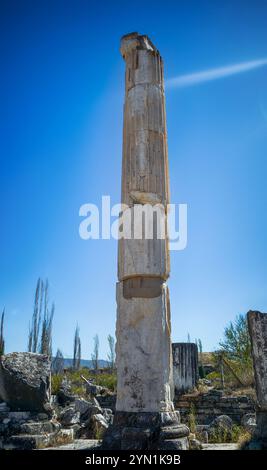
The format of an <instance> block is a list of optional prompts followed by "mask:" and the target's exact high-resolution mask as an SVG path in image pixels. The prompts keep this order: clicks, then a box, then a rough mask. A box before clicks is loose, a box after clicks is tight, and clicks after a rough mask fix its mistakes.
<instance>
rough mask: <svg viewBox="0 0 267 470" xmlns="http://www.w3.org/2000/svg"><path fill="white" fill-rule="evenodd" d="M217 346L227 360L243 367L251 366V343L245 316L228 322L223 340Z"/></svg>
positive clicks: (238, 316) (239, 316)
mask: <svg viewBox="0 0 267 470" xmlns="http://www.w3.org/2000/svg"><path fill="white" fill-rule="evenodd" d="M219 344H220V347H221V349H222V350H223V351H224V352H225V353H226V355H227V357H228V358H229V359H231V360H234V361H237V362H239V363H240V364H243V365H246V364H249V365H250V364H251V342H250V336H249V331H248V323H247V317H246V315H242V314H240V315H237V317H236V318H235V321H234V322H230V324H229V325H228V326H227V327H226V328H225V330H224V339H223V341H221V342H220V343H219Z"/></svg>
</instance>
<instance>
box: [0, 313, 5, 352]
mask: <svg viewBox="0 0 267 470" xmlns="http://www.w3.org/2000/svg"><path fill="white" fill-rule="evenodd" d="M4 319H5V309H4V310H3V312H2V315H1V323H0V356H2V354H5V340H4Z"/></svg>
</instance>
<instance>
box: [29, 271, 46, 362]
mask: <svg viewBox="0 0 267 470" xmlns="http://www.w3.org/2000/svg"><path fill="white" fill-rule="evenodd" d="M43 295H44V284H43V281H42V280H41V279H40V278H39V279H38V281H37V285H36V289H35V296H34V306H33V314H32V322H31V325H30V329H29V338H28V351H29V352H34V353H36V352H37V350H38V342H39V334H40V325H41V317H42V307H43Z"/></svg>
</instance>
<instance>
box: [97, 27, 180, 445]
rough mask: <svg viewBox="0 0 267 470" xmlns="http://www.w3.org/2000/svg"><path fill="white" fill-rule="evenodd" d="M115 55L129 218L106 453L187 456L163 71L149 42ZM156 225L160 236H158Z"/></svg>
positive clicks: (129, 42) (128, 44)
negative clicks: (173, 291) (177, 365)
mask: <svg viewBox="0 0 267 470" xmlns="http://www.w3.org/2000/svg"><path fill="white" fill-rule="evenodd" d="M120 50H121V54H122V56H123V59H124V60H125V63H126V73H125V104H124V126H123V127H124V130H123V163H122V205H123V206H122V207H123V211H124V214H125V213H126V209H125V207H126V208H127V211H128V216H129V219H127V220H130V229H131V237H128V238H127V237H125V236H124V237H122V238H121V239H120V240H119V251H118V279H119V282H118V283H117V294H116V297H117V326H116V337H117V344H116V365H117V375H118V384H117V402H116V412H115V416H114V423H113V426H112V428H111V429H110V430H109V432H108V433H107V434H106V436H105V439H104V443H103V446H104V448H114V449H140V450H143V449H181V448H184V449H185V448H187V447H188V440H187V435H188V428H186V426H182V425H180V421H179V413H177V412H175V411H174V407H173V403H172V351H171V323H170V302H169V292H168V287H167V283H166V281H167V279H168V277H169V272H170V266H169V244H168V237H167V229H166V227H167V205H168V203H169V174H168V155H167V136H166V118H165V97H164V83H163V63H162V58H161V56H160V54H159V51H158V50H157V49H156V47H155V46H154V45H153V43H152V42H151V41H150V39H149V38H148V37H147V36H143V35H139V34H138V33H131V34H128V35H126V36H123V37H122V40H121V49H120ZM147 208H148V209H149V210H150V215H149V214H148V213H146V214H145V224H147V225H146V228H148V231H149V230H151V231H150V236H146V232H145V230H143V226H142V223H143V219H142V217H141V221H140V219H139V222H138V223H137V219H138V211H139V214H140V212H141V213H142V211H144V212H145V210H146V209H147ZM149 210H148V212H149ZM153 212H154V215H155V214H156V222H155V218H154V215H153ZM125 220H126V219H125V218H124V219H123V225H124V227H123V228H125ZM158 222H159V225H160V226H161V228H163V229H165V236H162V237H161V236H158V235H159V234H158V232H157V230H156V228H157V227H158V226H157V224H158ZM135 230H136V231H137V232H138V235H136V232H135ZM163 232H164V230H163ZM140 234H141V236H140Z"/></svg>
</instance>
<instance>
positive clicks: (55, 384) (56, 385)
mask: <svg viewBox="0 0 267 470" xmlns="http://www.w3.org/2000/svg"><path fill="white" fill-rule="evenodd" d="M62 379H63V375H62V374H53V375H52V378H51V393H52V395H57V393H58V392H59V389H60V386H61V383H62Z"/></svg>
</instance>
